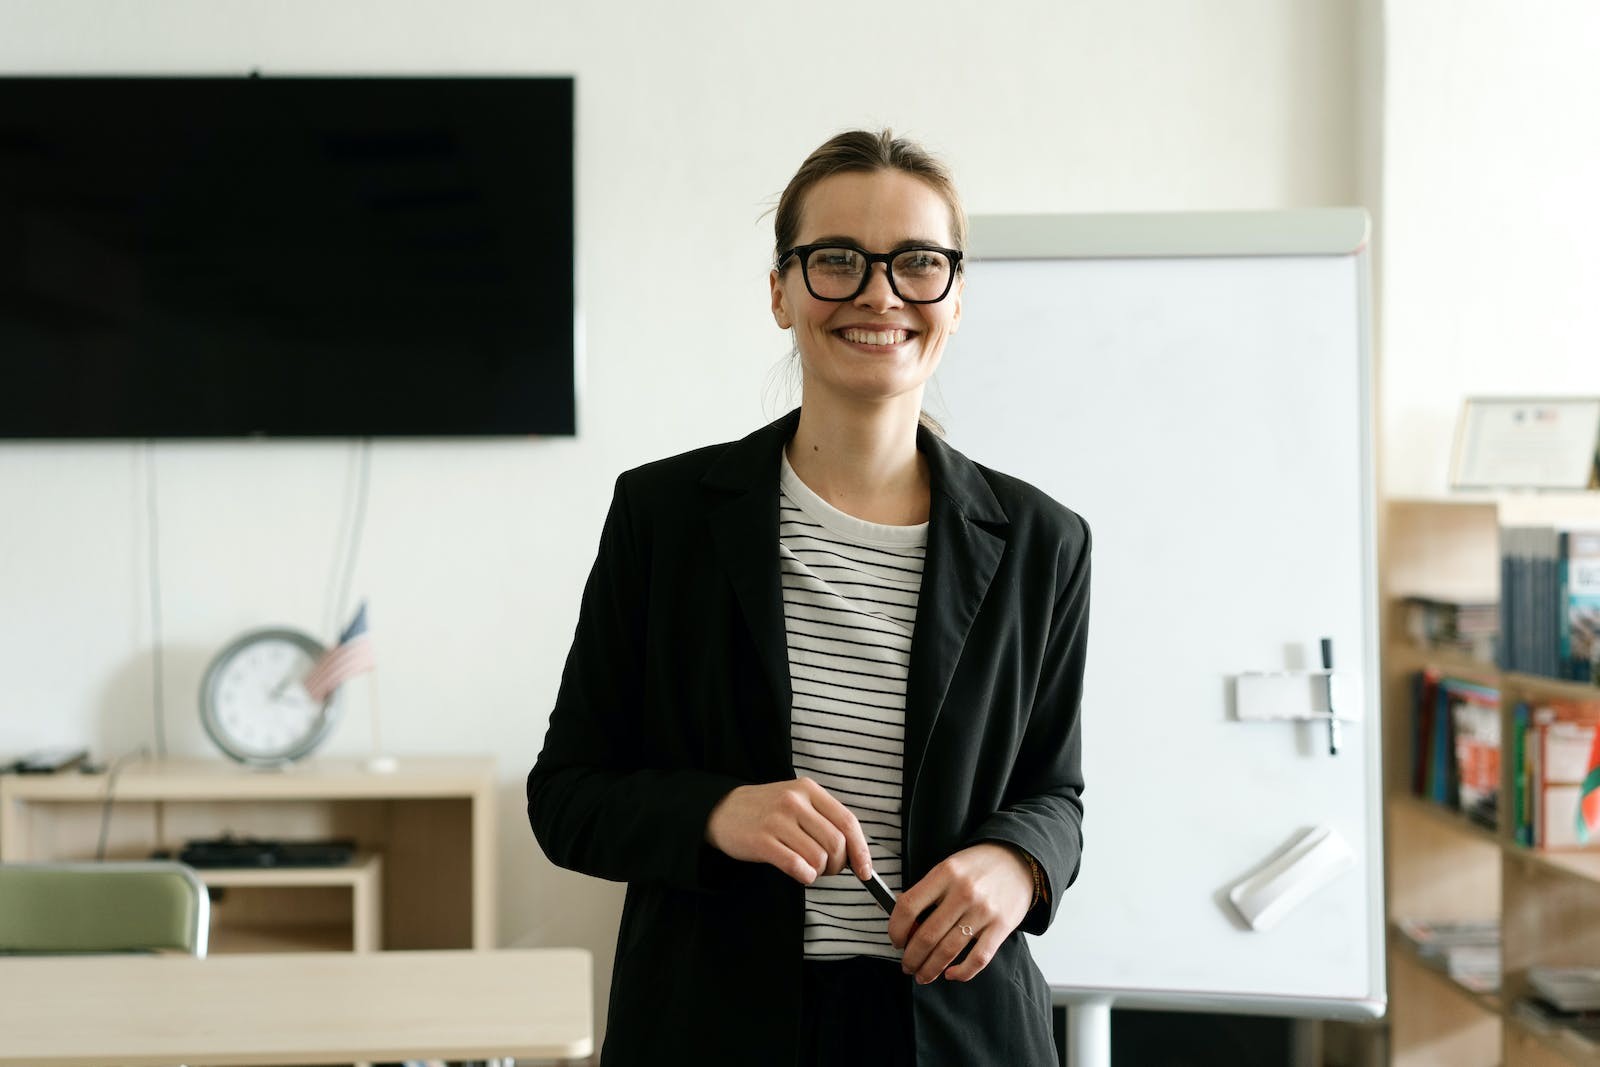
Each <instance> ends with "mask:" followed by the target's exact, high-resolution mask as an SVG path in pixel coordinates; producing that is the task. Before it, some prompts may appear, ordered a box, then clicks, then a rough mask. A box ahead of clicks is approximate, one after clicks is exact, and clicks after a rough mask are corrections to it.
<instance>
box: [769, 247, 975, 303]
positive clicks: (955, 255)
mask: <svg viewBox="0 0 1600 1067" xmlns="http://www.w3.org/2000/svg"><path fill="white" fill-rule="evenodd" d="M819 248H848V249H849V250H850V251H852V252H855V253H858V254H859V255H860V256H861V257H862V258H864V259H865V260H866V261H867V269H866V270H864V271H862V272H861V284H860V285H858V286H856V291H855V292H853V293H851V294H850V295H849V296H823V295H821V294H820V293H818V292H817V291H816V289H814V288H812V285H811V269H810V268H809V267H807V266H806V261H807V260H809V259H810V258H811V253H813V252H815V251H816V250H817V249H819ZM907 252H939V253H941V254H943V255H944V256H945V257H946V258H948V259H949V260H950V277H948V278H946V279H945V283H944V292H942V293H940V294H939V295H938V296H936V297H934V298H933V299H932V300H913V299H912V298H911V297H909V296H906V295H905V294H904V293H902V292H901V291H900V287H899V286H898V285H896V284H895V281H894V261H895V260H897V259H899V258H900V257H901V256H903V255H905V254H906V253H907ZM795 256H799V257H800V277H801V278H802V279H804V280H805V283H806V292H808V293H810V294H811V295H812V296H814V297H816V298H817V299H818V300H827V301H830V302H831V303H835V304H842V303H844V302H845V301H846V300H854V299H855V298H856V297H858V296H860V295H861V294H862V293H864V292H866V289H867V286H868V285H869V284H871V282H872V266H873V264H875V263H882V264H883V273H884V274H885V275H887V276H888V279H889V288H890V289H891V290H892V291H893V292H894V295H895V296H897V297H899V298H900V299H901V300H904V301H905V302H906V303H908V304H937V303H938V302H939V301H941V300H943V299H944V298H945V297H947V296H949V295H950V290H951V289H954V288H955V285H956V275H958V274H960V273H961V260H962V258H963V255H962V252H961V250H960V249H957V248H940V247H939V246H938V245H907V246H906V247H904V248H897V249H895V250H894V251H893V252H868V251H867V250H866V249H865V248H862V247H860V246H859V245H852V244H842V243H840V242H838V241H818V242H817V243H816V244H809V245H795V246H794V247H793V248H790V249H788V250H787V251H785V252H784V253H783V254H782V255H780V256H779V257H778V265H777V270H778V271H780V272H781V271H782V270H783V268H784V267H785V266H786V265H787V264H788V262H789V260H790V259H792V258H794V257H795Z"/></svg>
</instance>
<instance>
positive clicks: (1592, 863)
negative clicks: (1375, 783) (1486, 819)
mask: <svg viewBox="0 0 1600 1067" xmlns="http://www.w3.org/2000/svg"><path fill="white" fill-rule="evenodd" d="M1389 803H1390V805H1391V806H1392V807H1393V808H1394V809H1395V810H1397V811H1406V812H1413V813H1415V814H1417V815H1419V816H1421V817H1422V818H1425V819H1429V820H1431V821H1432V822H1434V823H1436V824H1437V825H1440V826H1447V827H1449V828H1450V829H1452V830H1454V831H1456V832H1458V833H1460V834H1462V835H1463V836H1465V837H1469V838H1472V839H1473V840H1476V841H1482V842H1483V843H1484V844H1486V845H1492V846H1495V847H1498V848H1499V849H1500V850H1501V851H1503V852H1504V853H1505V854H1506V855H1508V856H1512V857H1514V858H1516V859H1518V860H1520V861H1522V862H1523V863H1529V864H1535V865H1538V866H1541V867H1545V868H1548V869H1550V870H1552V871H1555V872H1557V873H1559V874H1565V875H1570V876H1572V877H1574V878H1581V879H1583V880H1584V881H1588V882H1594V883H1596V884H1600V846H1596V847H1594V848H1589V849H1560V850H1544V849H1535V848H1525V847H1523V846H1522V845H1519V844H1517V843H1516V842H1514V841H1507V840H1505V839H1504V838H1502V837H1500V836H1499V834H1498V833H1496V832H1495V831H1493V830H1490V829H1488V828H1487V827H1484V826H1479V825H1478V824H1477V823H1475V822H1473V821H1472V820H1471V819H1469V818H1467V817H1466V816H1465V815H1463V814H1461V813H1460V812H1459V811H1451V810H1450V809H1449V808H1446V807H1444V806H1443V805H1441V804H1435V803H1434V802H1433V801H1431V800H1424V799H1422V798H1421V797H1419V796H1414V795H1412V794H1410V793H1398V794H1393V795H1391V796H1390V798H1389Z"/></svg>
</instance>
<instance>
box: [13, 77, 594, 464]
mask: <svg viewBox="0 0 1600 1067" xmlns="http://www.w3.org/2000/svg"><path fill="white" fill-rule="evenodd" d="M572 113H573V83H572V79H570V78H516V77H489V78H454V77H438V78H356V77H350V78H310V77H307V78H301V77H263V78H256V77H238V78H193V77H172V78H167V77H148V78H146V77H117V78H104V77H85V78H77V77H68V78H32V77H28V78H0V437H8V438H91V437H93V438H99V437H157V438H165V437H233V436H256V435H267V436H292V437H308V436H366V435H373V436H437V435H449V436H456V435H484V434H572V433H574V432H575V429H576V427H575V422H576V418H575V403H574V392H575V390H574V350H573V344H574V323H573V315H574V309H573V136H572V135H573V118H572Z"/></svg>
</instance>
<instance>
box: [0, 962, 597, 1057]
mask: <svg viewBox="0 0 1600 1067" xmlns="http://www.w3.org/2000/svg"><path fill="white" fill-rule="evenodd" d="M591 967H592V961H591V959H590V956H589V953H588V952H587V951H586V950H584V949H568V948H552V949H497V950H490V951H482V952H475V951H470V950H460V951H457V950H448V951H433V952H376V953H331V952H316V953H280V954H273V955H238V956H212V957H209V958H207V959H193V958H191V957H188V956H79V957H70V958H64V957H34V958H24V957H10V958H4V957H0V1067H23V1065H28V1067H47V1065H48V1067H80V1065H82V1067H86V1065H90V1064H93V1065H101V1064H107V1063H116V1064H119V1065H124V1067H141V1065H155V1064H163V1065H170V1064H174V1063H179V1062H182V1063H185V1064H189V1065H191V1067H200V1065H239V1067H244V1065H258V1064H314V1063H339V1062H345V1063H350V1062H356V1061H362V1060H366V1061H372V1060H378V1061H383V1060H405V1059H453V1060H459V1059H491V1058H494V1057H499V1056H527V1057H537V1058H545V1059H557V1058H581V1057H585V1056H588V1055H589V1054H590V1052H591V1051H592V1050H593V1045H594V1020H593V1016H592V1012H591V1001H590V997H591V995H592V990H593V983H592V981H591V977H590V972H591Z"/></svg>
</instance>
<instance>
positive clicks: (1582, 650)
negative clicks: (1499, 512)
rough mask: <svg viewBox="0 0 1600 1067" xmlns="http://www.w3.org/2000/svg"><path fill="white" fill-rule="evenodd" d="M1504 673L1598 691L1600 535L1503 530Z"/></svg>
mask: <svg viewBox="0 0 1600 1067" xmlns="http://www.w3.org/2000/svg"><path fill="white" fill-rule="evenodd" d="M1499 614H1500V639H1499V641H1498V643H1497V648H1498V650H1499V663H1500V666H1501V667H1503V668H1505V669H1506V670H1511V671H1519V672H1521V673H1523V674H1537V675H1543V676H1546V677H1550V678H1561V679H1565V680H1567V681H1576V682H1586V683H1589V684H1591V685H1600V529H1592V528H1577V527H1562V526H1506V527H1502V528H1501V530H1500V606H1499Z"/></svg>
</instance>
